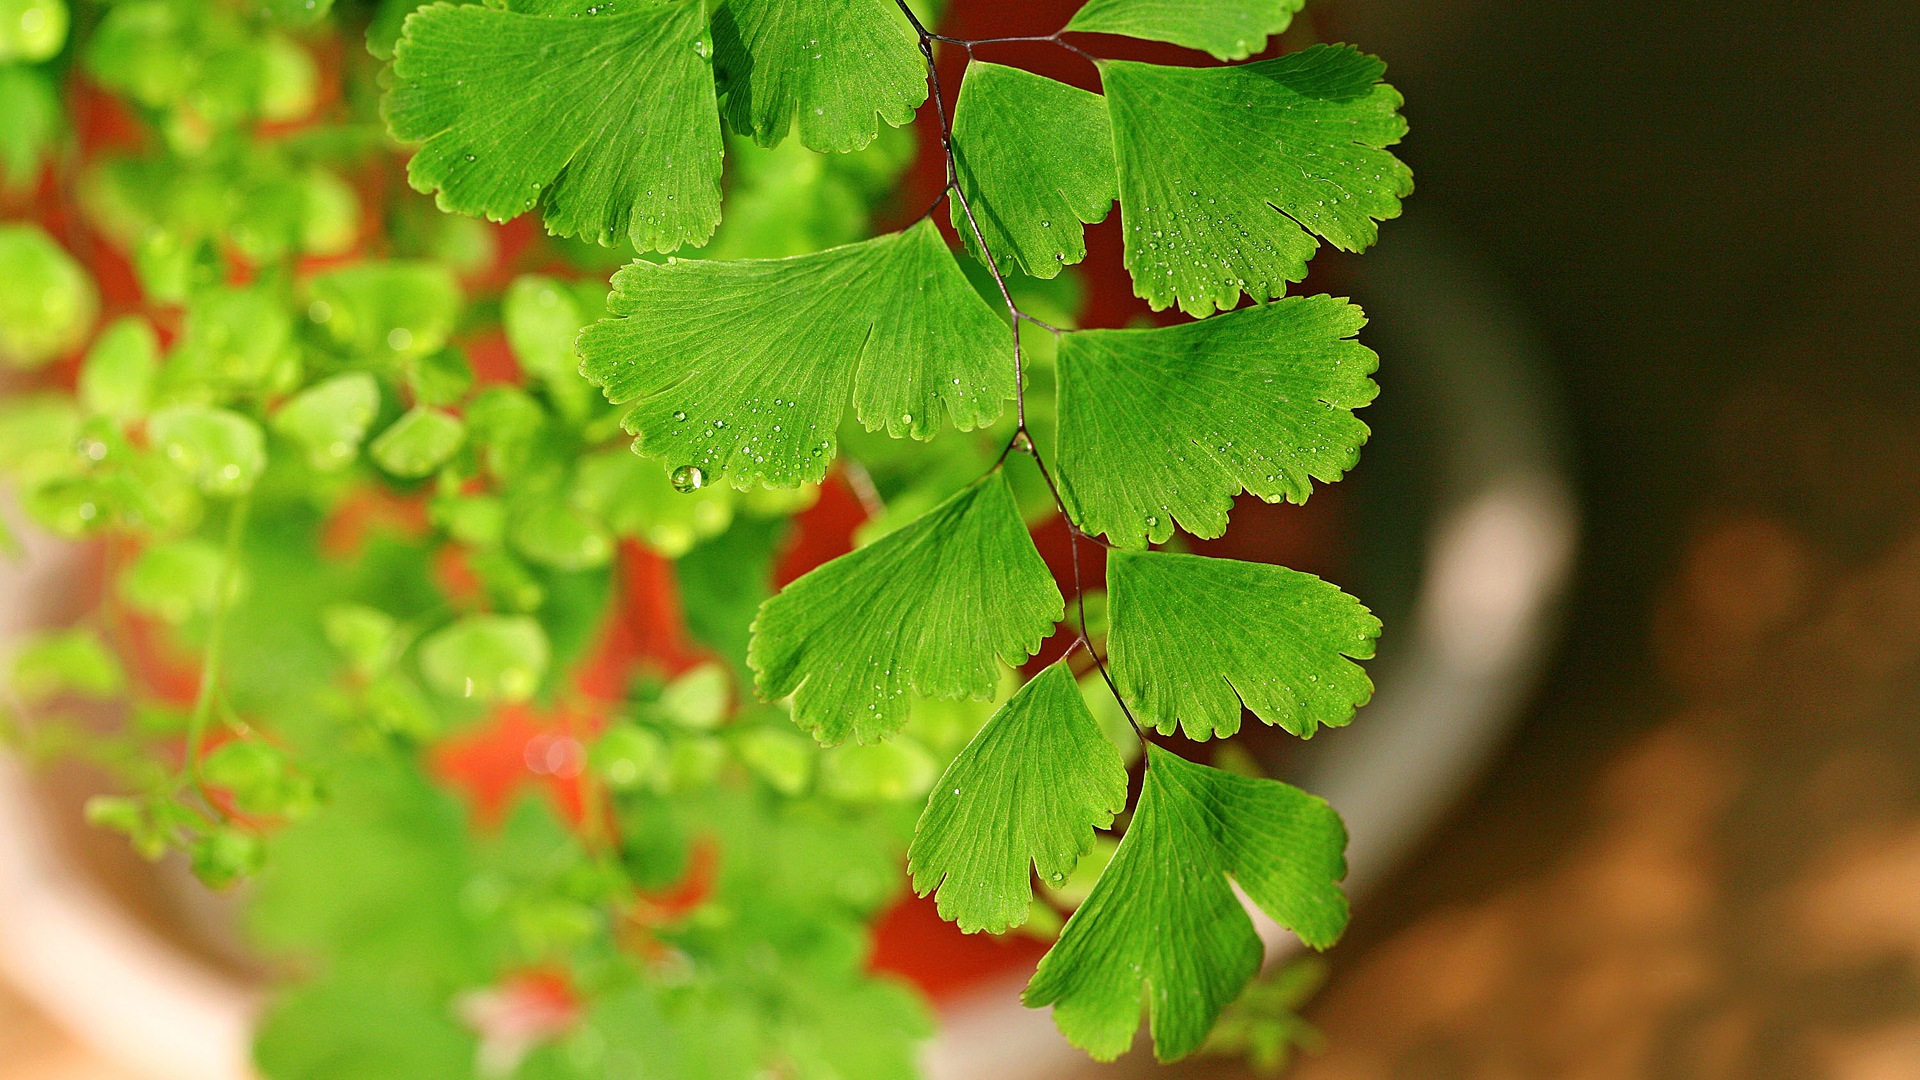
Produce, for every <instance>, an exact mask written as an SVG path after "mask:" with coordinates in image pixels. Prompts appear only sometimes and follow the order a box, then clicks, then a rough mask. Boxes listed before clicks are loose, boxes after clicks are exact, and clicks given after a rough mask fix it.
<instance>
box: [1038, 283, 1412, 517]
mask: <svg viewBox="0 0 1920 1080" xmlns="http://www.w3.org/2000/svg"><path fill="white" fill-rule="evenodd" d="M1365 322H1366V319H1365V317H1364V316H1363V315H1362V314H1361V313H1360V309H1359V308H1357V307H1355V306H1353V305H1352V304H1348V303H1346V302H1345V301H1342V300H1335V299H1333V298H1332V297H1327V296H1316V297H1313V298H1311V299H1305V298H1299V297H1289V298H1287V299H1284V300H1277V301H1274V302H1273V303H1270V304H1266V305H1263V306H1261V307H1255V308H1247V309H1245V310H1242V311H1236V312H1232V313H1230V314H1226V315H1221V316H1219V317H1217V318H1213V319H1208V320H1206V321H1204V322H1193V323H1185V324H1183V325H1179V326H1169V327H1164V328H1161V329H1155V330H1088V331H1080V332H1076V333H1070V334H1064V335H1062V336H1061V338H1060V353H1059V380H1060V382H1059V394H1060V473H1061V476H1062V477H1064V478H1065V479H1064V480H1063V484H1064V485H1065V488H1066V494H1067V495H1068V497H1069V499H1070V501H1071V505H1072V506H1073V507H1074V510H1075V513H1074V519H1075V521H1076V522H1077V523H1078V524H1079V525H1080V527H1081V528H1083V529H1085V530H1087V531H1088V532H1090V533H1105V534H1107V536H1108V537H1109V538H1111V539H1112V540H1113V542H1114V543H1116V544H1119V545H1121V546H1122V547H1134V548H1138V547H1145V546H1146V545H1147V544H1148V543H1155V544H1161V543H1165V542H1166V541H1167V540H1168V539H1169V538H1170V537H1172V536H1173V528H1174V525H1175V524H1176V523H1178V524H1179V526H1180V527H1181V528H1183V529H1185V530H1187V531H1188V532H1190V533H1192V534H1193V535H1195V536H1202V537H1214V536H1219V535H1221V534H1223V533H1225V532H1226V531H1227V514H1228V511H1230V510H1231V509H1232V508H1233V498H1234V496H1236V495H1238V494H1239V493H1240V491H1241V489H1243V488H1244V489H1246V490H1247V491H1250V492H1252V493H1253V494H1255V495H1258V496H1259V497H1261V498H1262V499H1265V500H1266V501H1268V502H1279V501H1280V500H1281V499H1286V500H1287V501H1288V502H1293V503H1301V502H1305V501H1306V500H1307V496H1308V495H1309V494H1310V493H1311V492H1312V491H1313V483H1312V481H1313V480H1319V481H1320V482H1322V483H1332V482H1334V481H1336V480H1338V479H1340V477H1341V475H1342V474H1343V473H1345V471H1346V470H1347V469H1350V468H1352V467H1353V465H1354V463H1355V462H1356V461H1357V460H1359V456H1360V446H1361V444H1363V443H1365V442H1366V440H1367V434H1368V431H1367V425H1365V424H1363V423H1361V422H1360V421H1359V420H1358V419H1356V418H1355V417H1354V415H1353V410H1354V409H1357V408H1360V407H1362V406H1364V405H1366V404H1367V403H1368V402H1371V401H1372V400H1373V397H1374V395H1375V394H1376V393H1378V392H1379V387H1378V386H1376V385H1375V384H1374V382H1373V380H1372V379H1370V378H1368V377H1367V376H1368V375H1369V374H1371V373H1372V372H1373V370H1374V369H1375V367H1377V366H1378V363H1379V358H1378V357H1377V356H1376V355H1375V354H1374V352H1373V350H1371V349H1369V348H1367V347H1366V346H1364V345H1361V344H1360V343H1359V342H1358V341H1355V340H1353V337H1354V335H1355V334H1356V333H1358V332H1359V330H1360V327H1361V326H1362V325H1363V324H1364V323H1365Z"/></svg>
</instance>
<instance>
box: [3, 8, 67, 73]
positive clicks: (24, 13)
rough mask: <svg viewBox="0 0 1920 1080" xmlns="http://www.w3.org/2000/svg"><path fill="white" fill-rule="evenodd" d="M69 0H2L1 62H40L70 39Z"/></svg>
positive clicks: (49, 56) (56, 51) (57, 50)
mask: <svg viewBox="0 0 1920 1080" xmlns="http://www.w3.org/2000/svg"><path fill="white" fill-rule="evenodd" d="M67 23H68V16H67V3H66V0H0V64H4V63H11V62H13V61H25V62H26V63H29V64H35V63H39V62H40V61H42V60H46V59H49V58H51V57H52V56H53V55H54V54H55V53H58V52H59V51H60V46H62V45H64V44H66V42H67Z"/></svg>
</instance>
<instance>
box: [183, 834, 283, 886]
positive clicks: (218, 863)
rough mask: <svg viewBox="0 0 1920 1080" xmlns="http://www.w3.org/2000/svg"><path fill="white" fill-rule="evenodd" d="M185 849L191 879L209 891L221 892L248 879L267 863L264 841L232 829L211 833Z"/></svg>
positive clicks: (199, 837)
mask: <svg viewBox="0 0 1920 1080" xmlns="http://www.w3.org/2000/svg"><path fill="white" fill-rule="evenodd" d="M186 847H187V861H188V865H189V866H190V867H192V869H193V876H194V877H197V878H199V879H200V883H201V884H202V885H205V886H206V887H207V888H209V889H216V890H217V889H224V888H227V887H228V886H230V885H232V884H234V883H235V882H237V881H240V880H242V879H244V878H249V877H252V876H253V875H255V874H257V873H259V872H260V867H261V866H262V865H264V864H265V863H266V859H267V846H266V843H265V841H263V840H261V839H260V838H259V837H258V836H255V835H254V834H252V833H250V832H244V831H242V830H241V829H239V828H236V827H232V826H222V827H217V828H214V829H211V830H209V831H207V832H205V833H203V834H201V835H199V836H196V837H194V838H193V839H191V840H189V841H187V844H186Z"/></svg>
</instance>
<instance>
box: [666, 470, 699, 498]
mask: <svg viewBox="0 0 1920 1080" xmlns="http://www.w3.org/2000/svg"><path fill="white" fill-rule="evenodd" d="M672 479H673V490H675V491H677V492H679V493H680V494H682V495H691V494H693V493H694V492H696V491H699V490H700V489H701V488H703V487H706V486H707V474H706V471H705V470H703V469H701V468H700V466H698V465H682V466H680V467H679V468H677V469H675V470H673V478H672Z"/></svg>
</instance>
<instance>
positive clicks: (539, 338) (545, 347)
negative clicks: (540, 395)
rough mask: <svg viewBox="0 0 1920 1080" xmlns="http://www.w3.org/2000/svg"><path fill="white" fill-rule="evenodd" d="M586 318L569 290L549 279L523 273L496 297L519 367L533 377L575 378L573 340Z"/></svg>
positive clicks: (575, 365) (578, 364)
mask: <svg viewBox="0 0 1920 1080" xmlns="http://www.w3.org/2000/svg"><path fill="white" fill-rule="evenodd" d="M586 322H587V317H586V316H585V315H584V314H582V313H581V311H580V303H579V301H578V300H576V299H575V298H574V296H573V294H572V293H571V292H569V291H568V290H567V289H566V288H565V287H563V286H562V285H561V284H560V283H559V282H557V281H555V280H553V279H552V278H545V277H538V276H535V275H533V274H525V275H522V276H520V277H517V278H515V279H513V284H511V285H509V286H507V294H506V295H505V296H504V297H501V299H500V325H501V327H502V328H503V329H505V330H506V332H507V342H508V344H510V345H512V346H513V355H514V358H515V359H517V360H519V361H520V367H521V368H522V370H524V371H526V372H527V374H529V375H532V376H533V377H535V378H539V379H547V380H555V379H569V378H577V377H578V376H577V375H576V374H575V373H576V372H577V371H578V369H579V367H580V362H579V361H578V360H577V359H575V358H574V355H573V339H574V338H575V337H577V336H579V334H580V328H581V327H582V326H584V325H586Z"/></svg>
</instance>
